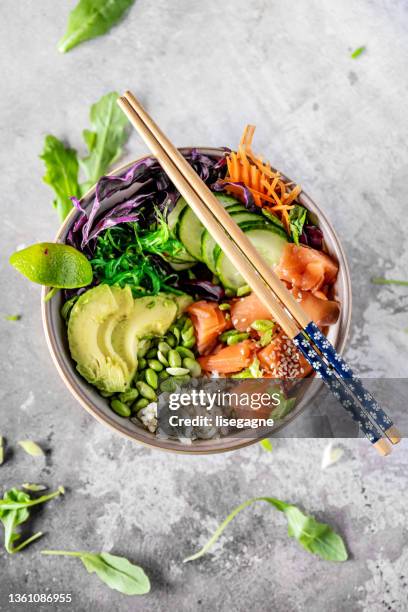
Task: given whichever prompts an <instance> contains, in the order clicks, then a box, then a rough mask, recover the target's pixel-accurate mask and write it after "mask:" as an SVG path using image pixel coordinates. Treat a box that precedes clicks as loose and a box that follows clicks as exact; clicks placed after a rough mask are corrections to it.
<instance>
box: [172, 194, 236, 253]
mask: <svg viewBox="0 0 408 612" xmlns="http://www.w3.org/2000/svg"><path fill="white" fill-rule="evenodd" d="M214 195H215V197H216V198H217V200H219V202H220V204H222V206H223V207H224V208H226V207H227V206H241V204H240V203H239V202H238V200H236V199H235V198H232V197H231V196H227V195H224V194H222V193H214ZM180 200H182V201H183V202H184V206H183V208H181V204H180ZM180 200H179V201H178V202H177V206H179V205H180V212H179V215H178V220H177V225H176V229H175V232H176V234H177V236H178V239H179V240H180V242H182V243H183V244H184V246H185V248H186V249H187V251H188V252H189V253H190V255H192V256H193V257H194V259H199V260H200V259H201V239H202V236H203V233H204V231H205V228H204V226H203V224H202V223H201V221H200V220H199V219H198V217H196V215H195V214H194V212H193V211H192V210H191V208H190V207H189V206H187V205H186V201H185V200H184V198H180ZM172 212H173V211H172ZM176 214H177V213H176Z"/></svg>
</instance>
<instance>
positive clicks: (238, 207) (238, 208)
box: [225, 204, 248, 214]
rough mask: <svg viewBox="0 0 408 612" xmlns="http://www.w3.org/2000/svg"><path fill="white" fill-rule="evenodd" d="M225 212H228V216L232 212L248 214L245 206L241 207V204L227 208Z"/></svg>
mask: <svg viewBox="0 0 408 612" xmlns="http://www.w3.org/2000/svg"><path fill="white" fill-rule="evenodd" d="M225 210H228V212H229V213H230V214H231V213H233V212H248V211H247V209H246V208H245V206H242V204H233V205H232V206H227V207H226V209H225Z"/></svg>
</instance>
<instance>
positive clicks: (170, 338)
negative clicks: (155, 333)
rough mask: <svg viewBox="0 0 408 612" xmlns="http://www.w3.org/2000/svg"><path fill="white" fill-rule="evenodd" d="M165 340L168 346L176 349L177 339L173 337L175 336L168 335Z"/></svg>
mask: <svg viewBox="0 0 408 612" xmlns="http://www.w3.org/2000/svg"><path fill="white" fill-rule="evenodd" d="M164 340H165V341H166V342H167V344H169V345H170V346H171V347H172V348H174V347H175V346H176V344H177V341H176V338H175V337H174V336H173V334H166V335H165V336H164Z"/></svg>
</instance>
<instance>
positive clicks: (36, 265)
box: [9, 242, 92, 289]
mask: <svg viewBox="0 0 408 612" xmlns="http://www.w3.org/2000/svg"><path fill="white" fill-rule="evenodd" d="M9 262H10V263H11V265H12V266H14V267H15V268H16V270H18V271H19V272H21V274H23V275H24V276H26V277H27V278H28V279H29V280H30V281H32V282H33V283H38V284H39V285H46V286H47V287H57V288H59V289H74V288H75V287H85V286H86V285H89V283H91V282H92V267H91V264H90V263H89V261H88V260H87V258H86V257H85V255H83V254H82V253H80V252H79V251H77V250H76V249H74V248H73V247H71V246H68V245H67V244H60V243H56V242H39V243H38V244H32V245H31V246H29V247H27V248H26V249H22V250H21V251H16V252H15V253H13V254H12V255H11V257H10V259H9Z"/></svg>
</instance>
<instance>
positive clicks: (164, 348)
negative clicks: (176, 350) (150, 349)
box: [157, 340, 171, 355]
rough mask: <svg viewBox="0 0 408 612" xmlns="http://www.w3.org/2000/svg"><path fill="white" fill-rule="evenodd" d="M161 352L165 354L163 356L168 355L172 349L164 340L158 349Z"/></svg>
mask: <svg viewBox="0 0 408 612" xmlns="http://www.w3.org/2000/svg"><path fill="white" fill-rule="evenodd" d="M157 348H158V349H159V351H160V352H161V353H163V355H167V353H168V352H169V350H170V349H171V346H170V344H167V342H165V341H164V340H162V341H161V342H159V344H158V347H157Z"/></svg>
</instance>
